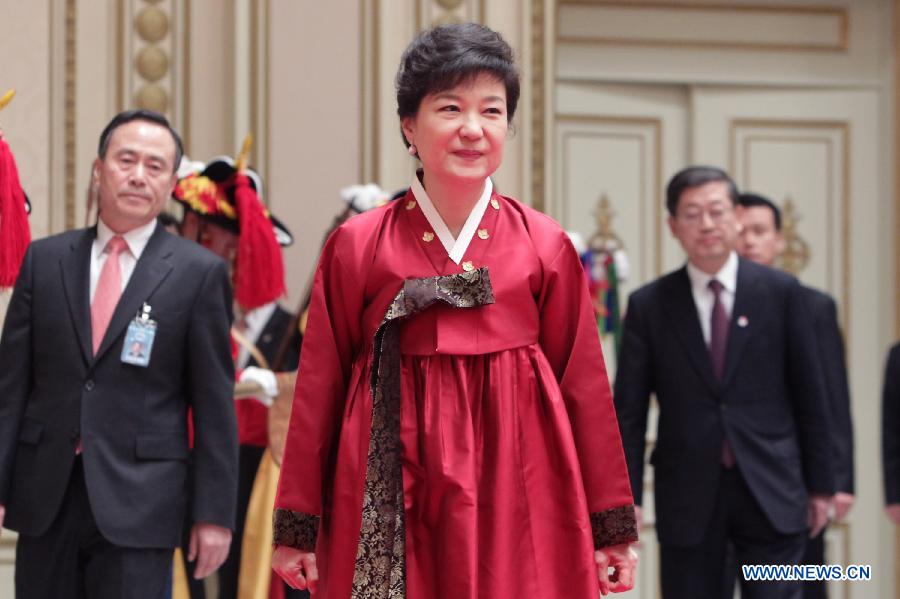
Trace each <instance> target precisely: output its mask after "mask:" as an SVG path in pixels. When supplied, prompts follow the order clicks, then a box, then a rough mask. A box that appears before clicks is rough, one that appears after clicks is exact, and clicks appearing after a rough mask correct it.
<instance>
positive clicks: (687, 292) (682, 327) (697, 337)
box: [663, 268, 718, 391]
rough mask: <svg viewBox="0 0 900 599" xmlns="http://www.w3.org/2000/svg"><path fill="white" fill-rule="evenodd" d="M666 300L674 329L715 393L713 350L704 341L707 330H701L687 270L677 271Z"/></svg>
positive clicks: (665, 304) (669, 286)
mask: <svg viewBox="0 0 900 599" xmlns="http://www.w3.org/2000/svg"><path fill="white" fill-rule="evenodd" d="M663 297H664V298H666V301H665V302H664V304H663V305H664V306H665V309H666V311H667V312H668V313H669V317H670V320H671V323H672V327H673V328H674V329H675V333H676V335H677V336H678V338H679V339H680V341H681V343H682V344H683V345H684V349H685V351H686V352H687V354H688V358H689V359H690V361H691V363H693V365H694V368H696V369H697V372H698V373H699V374H700V377H701V378H702V379H703V381H704V382H705V383H706V384H707V386H709V388H710V389H711V390H713V391H715V390H716V389H717V388H718V384H717V383H716V379H715V376H714V375H713V371H712V362H711V361H710V359H709V348H707V347H706V342H705V341H703V329H701V328H700V318H699V317H698V316H697V306H696V305H695V304H694V296H693V294H692V293H691V281H690V278H689V277H688V274H687V268H682V269H681V270H679V271H677V272H676V273H675V274H674V276H673V277H671V278H670V279H669V284H668V286H667V288H666V289H665V291H664V293H663Z"/></svg>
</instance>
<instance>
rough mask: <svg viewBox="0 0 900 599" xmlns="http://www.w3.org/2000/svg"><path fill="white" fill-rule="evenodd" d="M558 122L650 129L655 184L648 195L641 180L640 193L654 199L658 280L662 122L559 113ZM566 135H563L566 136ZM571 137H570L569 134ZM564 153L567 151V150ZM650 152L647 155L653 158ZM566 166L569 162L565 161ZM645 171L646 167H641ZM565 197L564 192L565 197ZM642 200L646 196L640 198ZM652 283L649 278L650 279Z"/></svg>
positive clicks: (643, 241) (642, 243)
mask: <svg viewBox="0 0 900 599" xmlns="http://www.w3.org/2000/svg"><path fill="white" fill-rule="evenodd" d="M556 122H557V123H575V124H588V125H631V126H636V127H650V128H651V129H652V130H653V141H654V144H653V145H654V147H653V148H651V150H650V152H652V156H653V162H654V163H655V168H654V169H653V179H652V180H653V183H652V189H651V191H650V193H649V194H648V193H647V192H646V190H645V189H644V181H643V179H642V180H641V190H642V194H641V195H642V196H644V197H649V198H651V199H654V200H655V201H654V202H653V235H654V238H655V239H656V251H655V253H654V256H653V262H654V264H653V267H654V270H655V272H654V273H653V274H652V276H651V278H656V277H658V276H660V275H661V274H662V249H663V243H662V240H663V227H662V221H663V213H662V202H661V200H659V199H657V198H658V197H660V196H659V194H660V193H661V191H662V177H663V175H662V148H663V133H662V121H661V120H660V119H657V118H642V117H618V116H593V115H580V114H558V115H557V116H556ZM587 133H588V132H584V133H582V135H584V134H587ZM590 133H591V135H592V136H599V137H619V138H622V137H627V138H631V137H634V138H638V139H640V141H641V142H642V143H643V142H644V141H646V137H645V136H642V135H640V134H638V133H612V132H609V133H596V132H590ZM566 135H567V134H564V137H565V136H566ZM569 135H571V134H569ZM564 151H565V149H564ZM650 152H648V155H650ZM563 162H564V164H565V163H566V162H567V161H565V160H564V161H563ZM641 166H642V168H643V166H644V165H641ZM563 186H564V187H563V188H564V189H565V186H566V181H565V180H563ZM563 195H564V196H565V195H566V194H565V193H564V194H563ZM641 199H642V200H643V197H642V198H641ZM640 210H641V212H640V216H639V219H640V222H641V223H644V222H646V218H645V216H646V215H644V213H643V204H642V205H641V208H640ZM640 247H642V248H643V247H647V240H646V238H645V236H644V232H643V230H642V231H641V238H640ZM648 280H649V279H648Z"/></svg>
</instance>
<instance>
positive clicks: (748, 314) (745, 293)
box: [722, 259, 766, 387]
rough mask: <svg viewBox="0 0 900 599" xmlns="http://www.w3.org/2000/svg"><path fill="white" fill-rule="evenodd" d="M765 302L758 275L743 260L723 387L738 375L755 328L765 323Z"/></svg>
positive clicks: (730, 325) (738, 273)
mask: <svg viewBox="0 0 900 599" xmlns="http://www.w3.org/2000/svg"><path fill="white" fill-rule="evenodd" d="M765 301H766V300H765V297H763V296H762V295H761V294H760V293H759V285H758V277H757V273H756V272H755V270H753V266H751V265H750V264H749V263H748V262H747V261H746V260H744V259H741V260H740V261H739V262H738V272H737V288H736V289H735V293H734V306H733V307H732V309H731V322H730V323H729V326H728V348H727V350H726V353H725V377H724V379H723V380H722V386H723V387H724V386H725V385H727V384H728V382H729V381H730V380H731V378H732V377H733V376H734V373H735V371H736V370H737V367H738V364H740V361H741V354H742V353H743V351H744V347H746V345H747V339H749V338H750V335H751V334H752V330H753V328H754V327H757V328H758V327H759V325H760V324H761V323H762V316H763V312H762V311H761V309H762V307H763V306H764V304H765Z"/></svg>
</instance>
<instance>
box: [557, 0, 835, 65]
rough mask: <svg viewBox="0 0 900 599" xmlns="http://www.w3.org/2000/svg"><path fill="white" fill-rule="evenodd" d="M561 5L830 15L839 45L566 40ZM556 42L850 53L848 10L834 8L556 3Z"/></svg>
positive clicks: (608, 0) (632, 0)
mask: <svg viewBox="0 0 900 599" xmlns="http://www.w3.org/2000/svg"><path fill="white" fill-rule="evenodd" d="M564 5H570V6H585V5H594V6H608V7H621V8H629V9H643V10H652V9H669V10H683V11H685V12H691V11H693V12H699V11H706V12H738V13H745V14H746V13H758V14H772V15H773V16H776V17H777V16H783V15H786V14H796V15H820V16H827V15H832V16H836V17H838V18H839V19H840V41H839V43H837V44H835V45H830V46H829V45H816V44H781V43H765V42H724V41H712V40H710V41H703V40H696V39H695V40H684V39H655V40H638V39H628V38H624V37H605V38H604V37H596V38H594V37H591V38H588V37H567V36H563V35H561V34H560V31H559V22H560V20H559V11H560V10H561V9H562V7H563V6H564ZM556 11H557V19H556V40H557V42H559V43H567V44H578V45H599V46H608V45H624V46H643V47H650V48H660V47H672V48H702V49H709V48H719V49H731V50H763V51H778V52H826V53H835V52H847V51H848V50H849V47H850V44H849V39H850V35H849V28H850V16H849V14H848V13H847V9H846V8H844V7H837V6H827V5H821V6H778V5H772V4H742V5H733V4H721V3H719V4H684V3H682V2H672V1H668V2H666V1H658V0H656V1H647V2H645V1H643V0H629V1H625V0H558V2H557V5H556Z"/></svg>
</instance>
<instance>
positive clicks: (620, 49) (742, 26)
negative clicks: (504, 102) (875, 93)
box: [556, 0, 889, 85]
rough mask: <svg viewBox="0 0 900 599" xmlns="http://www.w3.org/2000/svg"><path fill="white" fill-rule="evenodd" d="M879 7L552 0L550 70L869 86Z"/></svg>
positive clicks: (864, 0) (574, 75) (841, 0)
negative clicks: (554, 53) (554, 63)
mask: <svg viewBox="0 0 900 599" xmlns="http://www.w3.org/2000/svg"><path fill="white" fill-rule="evenodd" d="M885 4H886V2H885V0H836V1H834V2H816V1H811V2H800V1H796V0H785V1H783V2H768V1H766V2H763V1H759V2H754V1H753V0H750V1H748V2H738V1H725V0H720V1H718V2H686V1H680V0H668V1H666V0H662V1H660V0H656V1H653V0H650V1H646V0H632V1H622V0H560V1H559V2H558V5H557V6H558V15H557V20H558V27H557V30H556V39H557V42H558V48H557V57H558V61H557V68H558V72H559V76H560V77H562V78H565V79H583V78H594V79H598V78H599V79H616V80H620V81H648V82H657V83H658V82H664V81H672V82H674V81H685V80H691V81H697V82H699V81H702V82H707V83H713V82H715V83H730V82H742V83H752V82H756V83H761V82H776V81H777V82H779V83H783V84H785V85H803V84H819V85H821V84H834V83H837V82H841V83H846V82H848V81H853V82H867V83H870V84H872V83H877V82H878V81H879V80H880V79H881V78H882V77H883V71H882V70H881V67H880V66H879V65H881V64H882V62H881V61H882V54H883V51H884V46H883V45H882V40H884V39H885V38H886V37H887V36H886V35H885V34H886V32H883V31H882V28H883V24H884V20H883V19H881V18H880V16H881V15H883V14H884V13H885ZM888 35H889V34H888Z"/></svg>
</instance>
